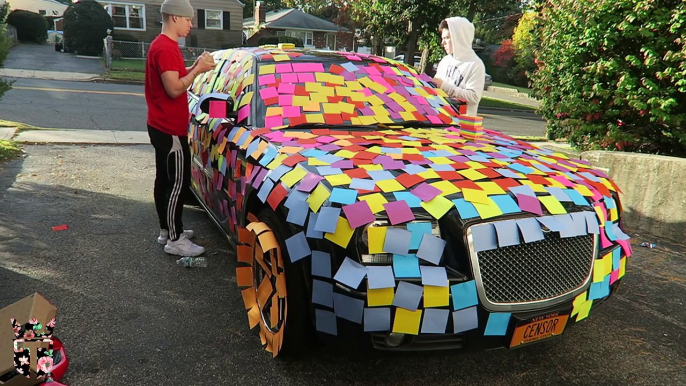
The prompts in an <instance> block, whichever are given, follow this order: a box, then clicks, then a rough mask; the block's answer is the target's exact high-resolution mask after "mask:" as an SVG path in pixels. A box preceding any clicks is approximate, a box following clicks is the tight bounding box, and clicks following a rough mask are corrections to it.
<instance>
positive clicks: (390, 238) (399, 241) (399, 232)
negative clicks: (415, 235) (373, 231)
mask: <svg viewBox="0 0 686 386" xmlns="http://www.w3.org/2000/svg"><path fill="white" fill-rule="evenodd" d="M411 239H412V233H410V232H408V231H406V230H404V229H398V228H388V230H387V231H386V240H385V242H384V246H383V250H384V252H388V253H395V254H398V255H407V254H408V253H409V251H410V240H411Z"/></svg>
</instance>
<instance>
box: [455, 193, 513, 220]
mask: <svg viewBox="0 0 686 386" xmlns="http://www.w3.org/2000/svg"><path fill="white" fill-rule="evenodd" d="M463 191H464V190H463ZM472 205H474V208H475V209H476V211H477V212H478V213H479V217H481V218H482V219H487V218H493V217H498V216H500V215H502V214H503V211H502V210H500V207H498V204H496V203H495V201H493V200H492V199H491V198H490V197H488V204H482V203H480V202H472Z"/></svg>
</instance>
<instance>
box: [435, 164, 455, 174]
mask: <svg viewBox="0 0 686 386" xmlns="http://www.w3.org/2000/svg"><path fill="white" fill-rule="evenodd" d="M429 167H430V168H431V169H433V170H435V171H437V172H454V171H455V168H454V167H452V166H450V165H440V164H429Z"/></svg>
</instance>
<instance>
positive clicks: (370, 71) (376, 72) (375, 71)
mask: <svg viewBox="0 0 686 386" xmlns="http://www.w3.org/2000/svg"><path fill="white" fill-rule="evenodd" d="M363 69H364V70H365V71H366V72H367V74H369V75H381V72H379V70H378V69H377V68H376V67H364V68H363Z"/></svg>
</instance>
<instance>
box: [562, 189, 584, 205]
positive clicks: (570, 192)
mask: <svg viewBox="0 0 686 386" xmlns="http://www.w3.org/2000/svg"><path fill="white" fill-rule="evenodd" d="M562 191H563V192H565V194H566V195H567V196H569V198H571V199H572V202H574V204H575V205H581V206H588V201H586V198H584V196H583V195H582V194H581V193H579V192H577V191H576V190H574V189H563V190H562Z"/></svg>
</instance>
